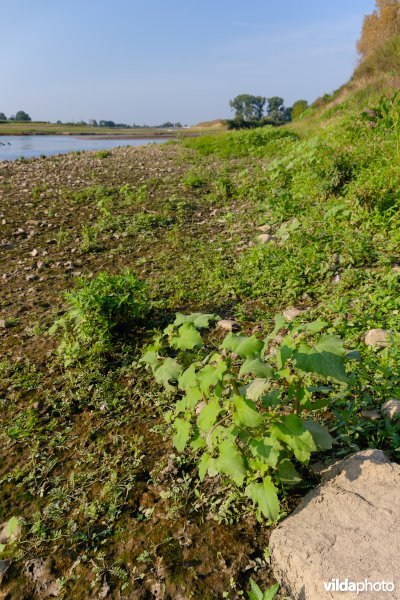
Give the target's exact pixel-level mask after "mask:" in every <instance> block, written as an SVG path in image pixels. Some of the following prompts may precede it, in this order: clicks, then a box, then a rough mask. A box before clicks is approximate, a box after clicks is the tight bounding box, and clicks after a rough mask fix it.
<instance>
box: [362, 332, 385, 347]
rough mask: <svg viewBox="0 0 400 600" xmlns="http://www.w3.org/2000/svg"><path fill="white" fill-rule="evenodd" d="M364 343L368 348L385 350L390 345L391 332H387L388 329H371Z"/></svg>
mask: <svg viewBox="0 0 400 600" xmlns="http://www.w3.org/2000/svg"><path fill="white" fill-rule="evenodd" d="M364 343H365V345H366V346H372V347H375V348H385V347H386V346H389V343H390V334H389V331H386V329H370V330H369V331H367V333H366V335H365V338H364Z"/></svg>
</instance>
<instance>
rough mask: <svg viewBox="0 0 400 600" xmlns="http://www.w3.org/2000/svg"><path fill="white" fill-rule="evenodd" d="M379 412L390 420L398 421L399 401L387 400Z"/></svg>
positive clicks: (399, 414)
mask: <svg viewBox="0 0 400 600" xmlns="http://www.w3.org/2000/svg"><path fill="white" fill-rule="evenodd" d="M381 410H382V412H383V414H384V415H385V416H386V417H389V419H390V420H394V419H398V418H399V417H400V400H396V399H395V398H392V399H391V400H388V401H387V402H385V404H383V405H382V408H381Z"/></svg>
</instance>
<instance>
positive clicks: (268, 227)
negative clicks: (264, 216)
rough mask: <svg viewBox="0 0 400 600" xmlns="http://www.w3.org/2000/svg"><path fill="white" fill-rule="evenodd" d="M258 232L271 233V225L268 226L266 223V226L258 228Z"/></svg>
mask: <svg viewBox="0 0 400 600" xmlns="http://www.w3.org/2000/svg"><path fill="white" fill-rule="evenodd" d="M257 229H258V231H262V232H263V233H270V232H271V229H272V227H271V225H268V223H266V224H265V225H260V227H257Z"/></svg>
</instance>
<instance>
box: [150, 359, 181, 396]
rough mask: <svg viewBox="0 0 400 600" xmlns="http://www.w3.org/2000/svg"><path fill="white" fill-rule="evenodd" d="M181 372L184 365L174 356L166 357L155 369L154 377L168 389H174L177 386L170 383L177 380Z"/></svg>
mask: <svg viewBox="0 0 400 600" xmlns="http://www.w3.org/2000/svg"><path fill="white" fill-rule="evenodd" d="M181 373H182V367H181V365H180V364H179V363H178V362H177V361H176V360H175V359H174V358H165V359H164V360H163V362H162V363H160V365H159V366H158V367H157V368H156V369H155V370H154V377H155V379H156V381H157V383H160V384H161V385H163V386H164V387H165V389H167V390H168V391H172V390H174V389H175V388H174V387H173V386H172V385H170V381H177V380H178V377H179V375H180V374H181Z"/></svg>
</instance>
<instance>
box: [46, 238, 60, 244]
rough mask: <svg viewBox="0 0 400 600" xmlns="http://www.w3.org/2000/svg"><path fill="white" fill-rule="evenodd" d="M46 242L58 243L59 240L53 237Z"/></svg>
mask: <svg viewBox="0 0 400 600" xmlns="http://www.w3.org/2000/svg"><path fill="white" fill-rule="evenodd" d="M46 244H57V240H55V239H54V238H51V239H50V240H47V242H46Z"/></svg>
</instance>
